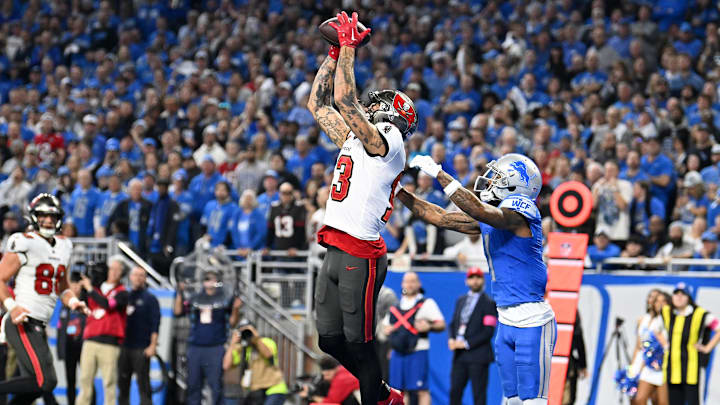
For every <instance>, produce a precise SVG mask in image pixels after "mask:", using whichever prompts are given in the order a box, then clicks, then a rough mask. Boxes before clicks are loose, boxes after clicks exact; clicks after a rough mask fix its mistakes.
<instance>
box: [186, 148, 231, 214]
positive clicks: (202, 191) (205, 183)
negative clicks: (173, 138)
mask: <svg viewBox="0 0 720 405" xmlns="http://www.w3.org/2000/svg"><path fill="white" fill-rule="evenodd" d="M200 169H201V171H202V172H201V173H200V174H198V175H197V176H195V177H193V179H192V180H191V181H190V186H189V187H188V191H190V193H191V194H192V196H193V210H192V214H193V218H194V219H195V220H199V219H200V216H201V215H202V214H203V210H204V209H205V205H207V203H208V202H209V201H210V200H212V199H213V198H214V195H215V185H216V184H217V183H218V182H220V181H222V180H223V177H222V175H221V174H220V173H219V172H218V171H216V170H215V161H214V160H213V158H212V156H210V155H205V157H203V159H202V162H201V164H200Z"/></svg>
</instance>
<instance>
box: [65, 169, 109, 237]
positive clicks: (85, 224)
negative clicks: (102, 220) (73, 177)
mask: <svg viewBox="0 0 720 405" xmlns="http://www.w3.org/2000/svg"><path fill="white" fill-rule="evenodd" d="M101 204H102V193H101V192H100V191H99V190H98V189H97V188H95V187H94V186H93V185H92V174H90V171H88V170H85V169H81V170H80V171H79V172H78V185H77V187H76V188H75V190H73V192H72V194H71V196H70V205H69V206H68V207H67V209H66V212H67V214H68V218H67V219H68V220H69V221H68V222H70V223H72V224H73V225H74V226H75V229H76V231H77V235H78V236H88V237H89V236H95V224H94V221H95V216H96V214H97V212H98V210H99V209H100V205H101Z"/></svg>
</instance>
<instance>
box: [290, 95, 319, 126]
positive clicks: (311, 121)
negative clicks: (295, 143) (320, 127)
mask: <svg viewBox="0 0 720 405" xmlns="http://www.w3.org/2000/svg"><path fill="white" fill-rule="evenodd" d="M307 102H308V94H306V95H304V96H303V97H302V98H301V99H300V100H299V101H298V104H297V105H296V106H294V107H293V108H292V109H291V110H290V112H289V113H288V116H287V120H288V121H289V122H294V123H296V124H297V125H298V127H299V133H300V134H307V132H308V130H309V129H310V127H312V126H313V125H315V118H313V116H312V113H311V112H310V110H308V109H307Z"/></svg>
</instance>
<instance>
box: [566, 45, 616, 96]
mask: <svg viewBox="0 0 720 405" xmlns="http://www.w3.org/2000/svg"><path fill="white" fill-rule="evenodd" d="M599 62H600V61H599V59H598V53H597V51H595V50H591V51H589V52H588V53H587V55H586V56H585V71H584V72H582V73H580V74H579V75H577V76H575V78H573V79H572V81H571V82H570V85H571V86H572V88H573V89H574V90H575V91H576V92H579V93H580V94H583V95H590V94H594V93H597V92H598V91H600V89H601V88H602V87H603V86H604V85H605V82H606V81H607V79H608V76H607V74H605V73H604V72H601V71H600V70H598V69H599V67H600V64H599Z"/></svg>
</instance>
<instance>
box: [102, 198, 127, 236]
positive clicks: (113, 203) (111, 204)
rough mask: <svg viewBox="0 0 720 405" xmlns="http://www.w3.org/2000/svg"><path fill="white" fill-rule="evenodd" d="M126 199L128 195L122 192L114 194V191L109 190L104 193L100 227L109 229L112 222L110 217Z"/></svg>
mask: <svg viewBox="0 0 720 405" xmlns="http://www.w3.org/2000/svg"><path fill="white" fill-rule="evenodd" d="M126 199H128V195H127V194H125V193H124V192H122V191H121V192H119V193H114V194H113V192H112V191H110V190H108V191H106V192H104V193H103V196H102V203H100V210H99V212H98V215H99V216H100V226H102V227H103V228H107V226H108V220H110V215H112V213H113V211H115V207H117V205H118V203H119V202H120V201H124V200H126Z"/></svg>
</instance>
